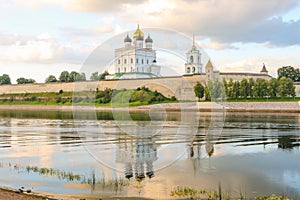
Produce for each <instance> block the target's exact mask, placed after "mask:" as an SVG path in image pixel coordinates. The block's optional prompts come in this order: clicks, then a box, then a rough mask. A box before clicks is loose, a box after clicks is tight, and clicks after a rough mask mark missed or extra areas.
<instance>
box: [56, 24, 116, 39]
mask: <svg viewBox="0 0 300 200" xmlns="http://www.w3.org/2000/svg"><path fill="white" fill-rule="evenodd" d="M61 31H62V32H63V33H64V34H67V35H68V36H75V37H78V36H79V37H91V36H99V35H101V34H103V33H110V32H113V31H114V28H113V27H112V26H109V25H105V26H101V27H98V28H87V29H84V28H74V27H63V28H61Z"/></svg>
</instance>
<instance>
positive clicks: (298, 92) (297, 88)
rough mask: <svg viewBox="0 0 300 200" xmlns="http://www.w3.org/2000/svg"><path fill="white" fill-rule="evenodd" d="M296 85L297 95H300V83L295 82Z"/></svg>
mask: <svg viewBox="0 0 300 200" xmlns="http://www.w3.org/2000/svg"><path fill="white" fill-rule="evenodd" d="M294 85H295V87H296V97H300V83H299V82H298V83H295V84H294Z"/></svg>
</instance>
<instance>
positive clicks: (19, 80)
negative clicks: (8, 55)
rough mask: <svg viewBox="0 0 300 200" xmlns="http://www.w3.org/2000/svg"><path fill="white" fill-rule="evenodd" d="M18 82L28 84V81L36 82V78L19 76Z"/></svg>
mask: <svg viewBox="0 0 300 200" xmlns="http://www.w3.org/2000/svg"><path fill="white" fill-rule="evenodd" d="M17 83H18V84H28V83H35V80H34V79H31V78H30V79H27V78H23V77H21V78H18V79H17Z"/></svg>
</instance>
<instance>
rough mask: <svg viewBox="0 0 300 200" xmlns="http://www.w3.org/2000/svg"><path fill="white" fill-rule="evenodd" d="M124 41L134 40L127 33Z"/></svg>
mask: <svg viewBox="0 0 300 200" xmlns="http://www.w3.org/2000/svg"><path fill="white" fill-rule="evenodd" d="M124 42H132V40H131V39H130V37H129V36H128V34H127V36H126V38H125V39H124Z"/></svg>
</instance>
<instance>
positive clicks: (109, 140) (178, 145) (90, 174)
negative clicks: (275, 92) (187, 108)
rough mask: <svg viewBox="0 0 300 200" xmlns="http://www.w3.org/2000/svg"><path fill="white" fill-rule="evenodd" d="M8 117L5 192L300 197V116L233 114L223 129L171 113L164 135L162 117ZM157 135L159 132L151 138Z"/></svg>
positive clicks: (0, 153)
mask: <svg viewBox="0 0 300 200" xmlns="http://www.w3.org/2000/svg"><path fill="white" fill-rule="evenodd" d="M40 113H41V112H40ZM2 114H3V115H1V112H0V115H1V116H2V117H1V119H0V140H1V141H0V158H1V163H0V173H1V180H0V184H1V185H4V186H11V187H15V188H16V187H19V186H20V184H22V185H30V184H33V182H34V183H35V184H37V183H39V184H40V185H39V184H37V185H38V186H35V189H36V190H40V191H46V192H54V193H55V192H58V193H95V194H99V193H101V194H106V195H114V194H116V192H117V194H118V195H120V196H139V195H140V196H143V197H150V198H155V199H159V198H168V197H169V195H170V192H171V191H172V189H173V188H174V187H176V186H190V187H196V188H198V189H201V188H207V189H210V188H212V189H214V187H217V186H218V183H219V182H222V183H223V185H224V186H223V187H224V188H223V189H224V190H225V191H228V192H232V193H235V192H236V191H238V190H239V188H238V187H243V190H245V191H246V192H247V194H249V196H251V195H255V194H258V193H263V194H266V193H277V192H278V191H280V192H282V191H288V193H289V194H293V195H295V196H300V190H299V187H298V186H300V181H299V179H297V178H295V177H299V176H300V163H299V162H298V160H299V156H300V151H299V145H300V134H299V130H300V123H299V122H300V116H299V115H259V114H246V115H245V114H236V113H231V114H229V115H227V116H226V118H225V122H223V121H224V116H222V115H221V114H220V115H214V116H212V115H211V114H210V113H199V114H198V115H197V116H181V115H180V114H179V113H168V115H167V116H166V118H165V119H166V121H165V122H164V123H163V128H161V127H160V126H161V124H162V122H161V121H159V119H158V118H156V119H158V120H156V121H154V122H153V123H150V122H149V121H148V120H149V115H148V114H145V113H141V112H139V113H131V116H134V117H132V118H134V121H133V122H127V121H126V120H124V121H121V122H120V123H121V125H122V126H121V128H119V127H118V124H116V123H115V122H114V121H113V120H111V117H112V115H111V113H109V112H108V113H106V112H104V113H101V114H98V113H97V115H99V117H100V119H99V120H98V121H95V120H89V119H86V120H82V123H81V124H79V125H80V126H77V127H76V126H75V124H74V121H73V120H72V116H71V115H69V113H61V114H60V115H57V114H53V116H52V114H51V116H50V117H49V118H50V119H48V118H47V115H44V114H40V115H39V114H37V113H35V112H34V113H33V114H32V113H30V112H26V113H22V112H21V113H18V112H15V113H14V112H12V111H10V112H8V113H7V112H4V113H3V112H2ZM48 114H49V113H48ZM87 115H88V114H87ZM57 116H59V117H60V119H57V118H56V117H57ZM182 117H186V118H188V117H192V118H193V119H194V120H195V119H196V120H198V121H199V123H198V126H197V128H196V131H194V130H195V129H193V128H191V126H190V125H189V124H188V123H185V124H181V123H180V120H181V118H182ZM139 119H140V120H139ZM147 119H148V120H147ZM98 123H101V125H102V131H101V133H99V130H98ZM77 125H78V124H77ZM124 127H125V129H126V130H127V131H128V130H130V133H129V134H126V133H124V131H122V130H124ZM147 127H149V129H148V128H147ZM154 129H155V130H159V131H156V132H152V131H150V130H154ZM77 132H79V133H84V134H78V133H77ZM85 147H88V148H90V149H89V150H91V152H92V153H96V155H97V156H102V157H103V159H107V160H108V161H109V163H108V164H109V167H108V166H107V165H106V166H105V165H103V164H102V163H101V162H100V163H99V162H96V163H95V160H94V158H93V157H91V155H90V154H88V153H87V152H86V148H85ZM8 163H12V164H11V165H10V166H9V165H8ZM15 164H17V166H19V170H15V169H14V167H13V166H15ZM161 166H164V167H161ZM119 169H120V170H119ZM48 172H49V173H48ZM54 172H55V173H54ZM51 174H52V175H54V178H53V177H52V178H49V176H52V175H51ZM64 175H66V178H59V177H64ZM71 183H72V184H71ZM112 190H113V192H112Z"/></svg>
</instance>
